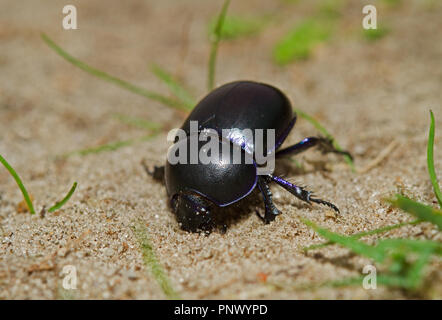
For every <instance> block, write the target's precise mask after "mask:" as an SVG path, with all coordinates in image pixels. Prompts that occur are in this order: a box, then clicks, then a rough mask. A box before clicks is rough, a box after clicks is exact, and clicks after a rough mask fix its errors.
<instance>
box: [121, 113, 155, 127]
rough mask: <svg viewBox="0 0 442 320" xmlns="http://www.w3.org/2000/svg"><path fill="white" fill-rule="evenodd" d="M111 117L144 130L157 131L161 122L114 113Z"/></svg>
mask: <svg viewBox="0 0 442 320" xmlns="http://www.w3.org/2000/svg"><path fill="white" fill-rule="evenodd" d="M113 117H114V118H115V119H117V120H119V121H121V122H123V123H125V124H128V125H130V126H134V127H137V128H141V129H146V130H153V131H158V130H160V129H161V124H159V123H156V122H153V121H149V120H145V119H142V118H136V117H130V116H127V115H124V114H120V113H117V114H114V115H113Z"/></svg>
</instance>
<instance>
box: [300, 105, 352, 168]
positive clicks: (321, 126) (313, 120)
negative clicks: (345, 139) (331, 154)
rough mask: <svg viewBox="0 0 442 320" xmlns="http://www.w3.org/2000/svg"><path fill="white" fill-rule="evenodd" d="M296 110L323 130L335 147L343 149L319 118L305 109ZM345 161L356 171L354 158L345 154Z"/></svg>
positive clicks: (320, 130) (319, 129) (318, 128)
mask: <svg viewBox="0 0 442 320" xmlns="http://www.w3.org/2000/svg"><path fill="white" fill-rule="evenodd" d="M294 111H295V112H296V113H297V114H298V115H299V116H300V117H301V118H304V119H305V120H307V121H308V122H310V123H311V124H312V125H313V126H314V127H315V128H316V129H317V130H318V131H319V132H321V133H322V134H323V135H324V136H325V137H326V138H328V139H331V140H332V141H333V147H335V149H336V150H339V151H343V149H342V148H341V146H340V145H339V143H338V142H337V141H336V139H335V138H333V136H332V135H331V134H330V132H328V131H327V129H325V128H324V126H323V125H321V124H320V123H319V122H318V120H316V119H315V118H313V117H312V116H311V115H309V114H307V113H305V112H304V111H301V110H299V109H294ZM344 158H345V161H346V162H347V163H348V165H349V166H350V168H351V170H352V171H353V172H356V168H355V165H354V163H353V160H352V159H351V158H350V157H349V156H348V155H344Z"/></svg>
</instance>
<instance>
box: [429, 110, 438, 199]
mask: <svg viewBox="0 0 442 320" xmlns="http://www.w3.org/2000/svg"><path fill="white" fill-rule="evenodd" d="M430 117H431V124H430V133H429V135H428V148H427V164H428V172H429V174H430V180H431V184H432V185H433V189H434V194H435V195H436V198H437V202H439V207H440V208H442V194H441V192H440V188H439V183H438V181H437V176H436V170H435V169H434V154H433V150H434V127H435V125H434V115H433V111H431V110H430Z"/></svg>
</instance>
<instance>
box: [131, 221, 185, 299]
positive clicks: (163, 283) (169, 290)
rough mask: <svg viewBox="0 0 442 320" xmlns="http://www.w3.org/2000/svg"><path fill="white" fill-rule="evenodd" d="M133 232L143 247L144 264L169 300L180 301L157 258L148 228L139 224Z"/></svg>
mask: <svg viewBox="0 0 442 320" xmlns="http://www.w3.org/2000/svg"><path fill="white" fill-rule="evenodd" d="M133 230H134V233H135V236H136V237H137V240H138V242H139V244H140V247H141V253H142V254H143V261H144V264H145V265H146V266H147V267H148V268H149V269H150V271H151V272H152V275H153V276H154V277H155V279H156V280H157V282H158V284H159V285H160V287H161V289H162V290H163V292H164V294H165V295H166V297H167V298H169V299H179V295H178V294H177V293H176V292H175V290H174V289H173V287H172V285H171V284H170V281H169V278H168V277H167V275H166V273H165V272H164V270H163V267H162V266H161V263H160V262H159V261H158V258H157V257H156V254H155V252H154V248H153V247H152V244H151V242H150V239H149V235H148V233H147V230H146V228H145V227H144V226H143V224H142V223H138V224H136V225H135V226H134V227H133Z"/></svg>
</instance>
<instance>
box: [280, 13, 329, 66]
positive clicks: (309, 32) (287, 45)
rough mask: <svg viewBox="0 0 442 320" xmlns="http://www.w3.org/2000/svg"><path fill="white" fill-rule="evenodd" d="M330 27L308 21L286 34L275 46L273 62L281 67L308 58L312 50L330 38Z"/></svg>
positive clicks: (327, 24)
mask: <svg viewBox="0 0 442 320" xmlns="http://www.w3.org/2000/svg"><path fill="white" fill-rule="evenodd" d="M330 34H331V25H330V23H324V22H322V21H320V20H317V19H308V20H306V21H304V22H302V23H301V24H300V25H298V26H296V27H295V28H294V29H292V30H291V31H290V32H289V33H287V34H286V35H285V36H284V37H283V38H282V39H281V40H280V41H279V42H278V43H277V45H276V46H275V48H274V52H273V59H274V61H275V62H276V63H277V64H278V65H281V66H284V65H287V64H289V63H291V62H292V61H295V60H305V59H308V58H309V57H310V55H311V54H312V51H313V50H314V48H315V47H316V46H317V45H318V44H319V43H321V42H324V41H325V40H327V39H328V38H329V37H330Z"/></svg>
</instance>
